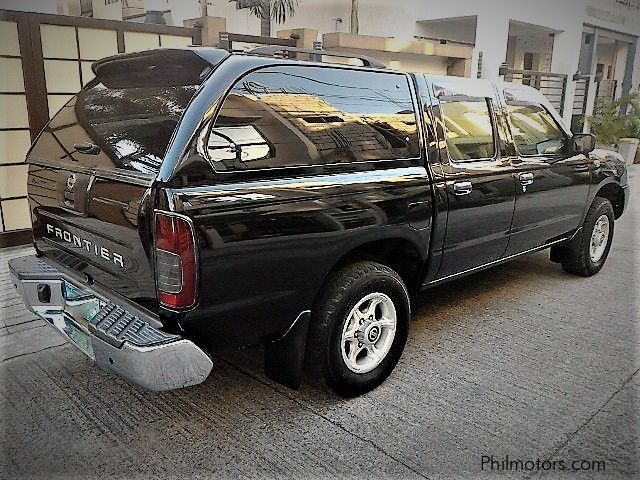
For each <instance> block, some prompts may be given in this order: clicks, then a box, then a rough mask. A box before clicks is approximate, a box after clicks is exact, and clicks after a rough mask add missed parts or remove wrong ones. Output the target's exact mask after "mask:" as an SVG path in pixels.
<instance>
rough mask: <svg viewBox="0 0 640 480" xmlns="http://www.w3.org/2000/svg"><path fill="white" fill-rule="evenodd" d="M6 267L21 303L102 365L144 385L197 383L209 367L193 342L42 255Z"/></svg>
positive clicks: (155, 387)
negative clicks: (81, 282)
mask: <svg viewBox="0 0 640 480" xmlns="http://www.w3.org/2000/svg"><path fill="white" fill-rule="evenodd" d="M9 272H10V275H11V280H12V282H13V284H14V285H15V287H16V288H17V289H18V292H19V293H20V296H21V297H22V300H23V301H24V303H25V305H26V306H27V307H28V308H29V309H30V310H31V311H33V312H34V313H35V314H36V315H38V316H39V317H40V318H42V319H43V320H44V321H45V322H46V323H47V324H48V325H50V326H51V327H53V328H54V329H55V330H56V331H57V332H58V333H60V334H62V335H63V336H64V337H65V338H66V339H67V340H69V341H70V342H71V343H72V344H73V345H75V346H76V347H78V348H79V349H80V350H81V351H82V352H83V353H85V355H87V356H88V357H89V358H91V359H92V360H94V361H95V362H96V363H97V364H98V366H99V367H100V368H101V369H103V370H105V371H108V372H113V373H116V374H117V375H120V376H122V377H124V378H126V379H127V380H129V381H131V382H133V383H135V384H137V385H140V386H141V387H143V388H146V389H148V390H171V389H174V388H182V387H187V386H191V385H197V384H198V383H201V382H203V381H204V380H205V379H206V378H207V376H208V375H209V373H210V372H211V369H212V367H213V363H212V361H211V358H210V357H209V356H208V355H207V354H206V353H205V352H204V351H202V350H201V349H200V348H199V347H198V346H196V345H195V344H194V343H193V342H191V341H190V340H187V339H185V338H183V337H181V336H179V335H174V334H170V333H167V332H163V331H162V330H159V329H158V328H156V327H157V326H159V325H160V324H159V321H158V320H157V319H156V318H153V317H152V316H150V315H148V314H146V313H145V312H144V311H142V310H141V309H139V308H136V307H135V306H133V305H128V304H127V302H124V301H122V300H121V299H117V298H111V297H110V296H109V294H108V293H106V292H104V291H102V290H100V291H98V289H97V288H92V287H89V286H86V285H81V284H80V283H79V282H77V281H76V280H74V279H72V278H71V277H70V276H69V275H67V274H65V273H63V272H62V271H60V270H59V269H58V268H57V267H56V266H55V265H54V264H53V263H51V262H49V261H47V260H45V259H44V258H37V257H36V256H33V255H32V256H27V257H20V258H15V259H13V260H11V261H10V262H9Z"/></svg>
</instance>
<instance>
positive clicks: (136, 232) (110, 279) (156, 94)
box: [28, 50, 211, 303]
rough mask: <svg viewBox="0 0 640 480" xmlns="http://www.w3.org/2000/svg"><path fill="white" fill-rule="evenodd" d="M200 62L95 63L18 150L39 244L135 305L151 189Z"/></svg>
mask: <svg viewBox="0 0 640 480" xmlns="http://www.w3.org/2000/svg"><path fill="white" fill-rule="evenodd" d="M210 67H211V65H210V64H209V63H208V62H206V61H204V60H203V59H202V58H200V57H199V56H197V55H195V54H194V53H193V52H190V51H186V50H184V51H151V52H148V53H143V54H137V55H128V56H119V57H114V58H112V59H110V60H106V61H101V62H99V63H98V64H96V67H95V69H96V74H97V76H96V78H95V79H94V80H93V81H92V82H90V83H89V84H88V85H87V86H85V87H84V88H83V89H82V91H81V92H80V93H78V95H77V96H75V97H74V98H73V99H72V100H71V101H69V102H68V103H67V104H66V105H65V106H64V107H63V108H62V109H61V110H60V111H59V112H58V113H57V114H56V115H55V117H54V118H53V119H52V121H51V122H50V123H49V124H48V125H47V126H46V127H45V128H44V130H43V132H42V133H41V134H40V136H39V137H38V139H37V140H36V142H35V144H34V146H33V147H32V149H31V151H30V152H29V154H28V162H29V179H28V194H29V202H30V207H31V213H32V221H33V232H34V238H35V243H36V247H37V249H38V251H39V252H41V253H43V254H44V255H46V256H48V257H50V258H53V259H55V260H57V261H58V262H60V263H62V264H64V265H66V266H67V267H69V268H71V269H73V270H76V271H77V272H79V273H82V274H84V275H86V276H87V277H89V278H91V279H93V280H95V281H97V282H99V283H101V284H103V285H104V286H106V287H108V288H110V289H112V290H113V291H116V292H118V293H120V294H122V295H124V296H126V297H128V298H131V299H134V300H138V301H139V303H153V302H155V287H154V285H155V282H154V275H153V270H152V268H151V262H150V258H151V257H150V255H151V254H150V247H151V245H152V236H151V233H150V232H149V227H150V222H149V218H150V216H151V215H152V211H153V198H152V190H151V187H152V184H153V181H154V179H155V177H156V175H157V173H158V169H159V168H160V166H161V164H162V162H163V158H164V154H165V150H166V149H167V147H168V145H169V143H170V139H171V136H172V134H173V131H174V129H175V128H176V125H177V124H178V122H179V120H180V118H181V116H182V114H183V113H184V111H185V109H186V107H187V105H188V103H189V101H190V100H191V98H192V97H193V95H194V94H195V93H196V91H197V89H198V87H199V84H200V83H201V81H202V79H203V78H204V77H203V72H204V73H206V71H207V69H209V68H210Z"/></svg>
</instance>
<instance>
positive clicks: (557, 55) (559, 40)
mask: <svg viewBox="0 0 640 480" xmlns="http://www.w3.org/2000/svg"><path fill="white" fill-rule="evenodd" d="M581 46H582V22H581V21H580V20H579V19H576V21H575V22H573V23H571V24H569V25H568V28H567V30H565V31H563V32H559V33H556V35H555V37H554V39H553V55H552V57H551V71H552V72H553V73H564V74H566V75H567V76H568V78H567V89H566V92H565V97H564V106H563V114H562V117H563V119H564V121H565V123H566V124H567V125H571V116H572V111H573V100H574V97H575V93H576V82H574V81H573V75H574V73H576V72H577V71H578V66H579V64H580V54H579V52H580V48H581Z"/></svg>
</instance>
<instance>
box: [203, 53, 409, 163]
mask: <svg viewBox="0 0 640 480" xmlns="http://www.w3.org/2000/svg"><path fill="white" fill-rule="evenodd" d="M207 151H208V155H209V158H210V159H211V160H212V161H213V162H215V165H216V168H217V169H219V170H237V169H256V168H271V167H283V166H301V165H322V164H330V163H344V162H361V161H373V160H392V159H399V158H414V157H417V156H419V147H418V131H417V124H416V117H415V114H414V110H413V102H412V98H411V92H410V88H409V83H408V80H407V77H406V76H405V75H402V74H397V73H377V72H367V71H357V70H348V69H338V68H323V67H305V66H293V65H291V66H289V65H287V66H279V67H267V68H263V69H260V70H257V71H255V72H252V73H250V74H248V75H246V76H245V77H243V78H241V79H240V80H239V81H238V82H237V83H236V84H235V85H234V86H233V88H232V89H231V91H230V93H229V94H228V95H227V97H226V99H225V100H224V103H223V105H222V107H221V109H220V111H219V113H218V116H217V118H216V120H215V124H214V126H213V128H212V129H211V132H210V135H209V139H208V142H207Z"/></svg>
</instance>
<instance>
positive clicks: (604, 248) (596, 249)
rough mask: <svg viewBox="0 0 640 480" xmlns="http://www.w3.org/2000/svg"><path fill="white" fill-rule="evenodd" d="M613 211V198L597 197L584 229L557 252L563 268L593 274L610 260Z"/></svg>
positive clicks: (581, 274)
mask: <svg viewBox="0 0 640 480" xmlns="http://www.w3.org/2000/svg"><path fill="white" fill-rule="evenodd" d="M613 222H614V214H613V207H612V206H611V202H609V200H607V199H606V198H600V197H596V199H595V200H594V201H593V203H592V204H591V207H590V208H589V212H588V213H587V216H586V218H585V220H584V223H583V225H582V231H581V232H580V233H579V234H578V235H576V237H575V238H574V239H573V240H571V241H570V242H569V243H568V244H566V245H563V246H561V247H559V250H558V251H557V253H558V254H559V255H558V256H559V257H560V263H561V264H562V268H563V269H564V270H565V271H566V272H569V273H572V274H574V275H580V276H583V277H590V276H591V275H595V274H596V273H598V272H599V271H600V269H601V268H602V266H603V265H604V263H605V262H606V260H607V257H608V255H609V250H610V249H611V241H612V239H613Z"/></svg>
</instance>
